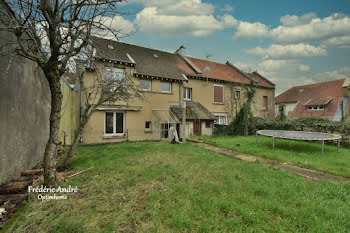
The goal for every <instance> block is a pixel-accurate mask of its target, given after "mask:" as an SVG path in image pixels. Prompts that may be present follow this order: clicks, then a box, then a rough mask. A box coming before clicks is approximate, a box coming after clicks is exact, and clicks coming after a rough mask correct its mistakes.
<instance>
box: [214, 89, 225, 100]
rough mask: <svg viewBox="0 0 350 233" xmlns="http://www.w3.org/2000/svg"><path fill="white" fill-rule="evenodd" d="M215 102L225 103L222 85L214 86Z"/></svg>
mask: <svg viewBox="0 0 350 233" xmlns="http://www.w3.org/2000/svg"><path fill="white" fill-rule="evenodd" d="M214 102H215V103H223V102H224V88H223V87H220V86H214Z"/></svg>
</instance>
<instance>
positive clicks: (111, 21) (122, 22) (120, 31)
mask: <svg viewBox="0 0 350 233" xmlns="http://www.w3.org/2000/svg"><path fill="white" fill-rule="evenodd" d="M101 22H102V23H103V24H104V25H105V26H107V27H109V28H111V29H112V30H114V31H115V32H117V36H119V37H123V36H127V35H129V34H131V33H133V32H134V31H135V27H134V24H133V23H132V22H130V21H129V20H126V19H124V18H123V17H121V16H119V15H115V16H114V17H107V16H102V17H101ZM92 34H93V35H96V36H100V37H104V38H106V39H112V40H115V39H116V38H115V36H114V35H113V33H112V32H109V31H106V30H96V29H94V31H93V32H92Z"/></svg>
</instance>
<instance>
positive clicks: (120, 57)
mask: <svg viewBox="0 0 350 233" xmlns="http://www.w3.org/2000/svg"><path fill="white" fill-rule="evenodd" d="M91 45H92V49H91V54H92V55H93V59H92V60H90V61H87V63H86V65H87V66H88V67H87V69H85V72H84V73H83V78H84V80H85V81H86V82H87V83H88V82H90V81H89V80H93V79H94V78H95V77H96V76H97V75H102V76H103V75H104V72H105V71H106V70H107V71H108V72H110V71H112V73H114V74H115V77H116V78H123V77H125V76H131V77H132V79H133V80H134V83H135V85H136V86H137V87H138V89H139V91H140V92H142V93H143V95H144V98H143V99H142V100H140V99H130V100H128V101H124V102H118V103H113V104H108V105H107V104H106V105H103V106H100V107H99V108H97V111H96V112H95V113H94V114H93V116H92V117H91V119H90V120H89V122H88V123H87V125H86V127H85V129H84V132H83V135H82V139H81V141H82V143H87V144H91V143H107V142H118V141H124V140H131V141H136V140H160V139H162V138H166V137H167V132H168V129H169V127H170V126H174V127H176V129H177V131H178V132H179V135H180V137H188V136H190V135H192V134H197V135H203V134H205V135H211V134H212V132H213V127H214V123H217V124H228V123H230V122H231V121H232V120H233V119H234V116H235V114H236V113H237V112H238V111H239V109H240V106H241V105H242V104H243V103H244V99H245V93H246V90H247V88H249V86H250V83H251V82H253V83H254V86H255V88H256V90H257V95H256V97H255V100H254V107H253V108H254V114H255V115H256V116H260V117H273V116H274V91H275V86H274V84H272V83H271V82H269V81H268V80H266V79H265V78H264V77H262V76H261V75H259V74H258V73H256V75H257V76H258V77H257V78H253V77H251V76H250V75H248V74H246V73H244V72H243V71H241V70H239V69H238V68H237V67H235V66H234V65H232V64H231V63H229V62H227V63H226V64H220V63H215V62H210V61H206V60H200V59H196V58H191V57H186V56H184V55H183V54H182V49H183V48H180V49H179V50H178V51H176V52H175V53H169V52H164V51H160V50H155V49H150V48H144V47H140V46H136V45H131V44H126V43H122V42H117V41H112V40H107V39H102V38H97V37H93V38H92V43H91ZM254 75H255V74H254ZM86 94H88V93H83V94H82V95H86ZM83 104H84V103H82V105H83Z"/></svg>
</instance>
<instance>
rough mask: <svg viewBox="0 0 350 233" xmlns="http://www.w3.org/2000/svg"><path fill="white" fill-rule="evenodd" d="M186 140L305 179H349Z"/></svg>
mask: <svg viewBox="0 0 350 233" xmlns="http://www.w3.org/2000/svg"><path fill="white" fill-rule="evenodd" d="M188 141H191V142H194V145H197V146H199V147H202V148H205V149H207V150H211V151H214V152H216V153H219V154H222V155H226V156H230V157H233V158H235V159H239V160H243V161H247V162H259V163H262V164H266V165H268V166H271V167H273V168H279V169H283V170H285V171H287V172H289V173H292V174H294V175H298V176H302V177H304V178H306V179H310V180H316V181H317V180H324V179H327V180H333V181H338V182H339V181H350V179H349V178H346V177H343V176H336V175H332V174H329V173H325V172H320V171H316V170H312V169H307V168H303V167H299V166H295V165H292V164H288V163H282V162H279V161H276V160H271V159H265V158H261V157H259V156H255V155H250V154H245V153H241V152H237V151H233V150H228V149H224V148H220V147H216V146H213V145H209V144H206V143H204V142H202V141H198V140H194V139H188Z"/></svg>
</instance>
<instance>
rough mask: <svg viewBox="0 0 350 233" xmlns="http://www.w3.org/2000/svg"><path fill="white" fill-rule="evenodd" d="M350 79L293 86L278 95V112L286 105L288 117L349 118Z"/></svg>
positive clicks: (334, 119) (335, 119)
mask: <svg viewBox="0 0 350 233" xmlns="http://www.w3.org/2000/svg"><path fill="white" fill-rule="evenodd" d="M349 88H350V79H347V80H344V79H341V80H335V81H328V82H322V83H315V84H310V85H304V86H296V87H293V88H291V89H289V90H287V91H285V92H284V93H282V94H280V95H279V96H277V97H276V114H278V108H279V105H280V104H284V105H285V112H286V115H287V117H288V118H290V119H295V118H300V117H310V116H317V117H325V118H328V119H330V120H333V121H340V120H341V119H342V116H343V117H344V118H349V113H350V112H349V110H350V108H349V96H350V89H349Z"/></svg>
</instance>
